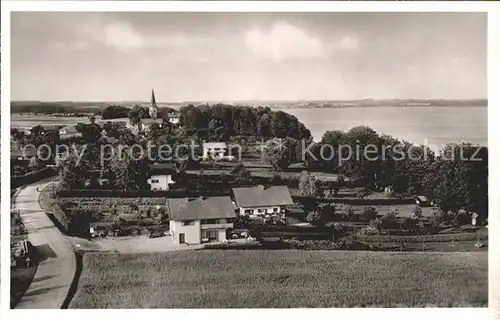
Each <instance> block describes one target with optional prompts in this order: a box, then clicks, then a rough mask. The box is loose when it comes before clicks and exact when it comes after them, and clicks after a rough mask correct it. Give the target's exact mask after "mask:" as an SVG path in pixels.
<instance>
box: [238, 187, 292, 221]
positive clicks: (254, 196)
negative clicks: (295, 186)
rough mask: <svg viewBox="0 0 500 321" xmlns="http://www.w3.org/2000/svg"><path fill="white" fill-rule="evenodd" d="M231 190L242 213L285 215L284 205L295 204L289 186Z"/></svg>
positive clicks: (239, 211)
mask: <svg viewBox="0 0 500 321" xmlns="http://www.w3.org/2000/svg"><path fill="white" fill-rule="evenodd" d="M231 192H232V196H233V200H234V203H235V205H236V207H237V211H238V213H239V214H240V215H256V216H266V215H284V214H285V211H284V207H285V206H288V205H293V200H292V196H291V195H290V191H289V190H288V187H287V186H268V187H266V186H264V185H259V186H253V187H236V188H233V189H232V191H231Z"/></svg>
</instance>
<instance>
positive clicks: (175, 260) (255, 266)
mask: <svg viewBox="0 0 500 321" xmlns="http://www.w3.org/2000/svg"><path fill="white" fill-rule="evenodd" d="M487 268H488V255H487V253H394V252H385V253H374V252H341V251H290V250H289V251H286V250H285V251H281V250H268V251H261V250H247V251H236V250H225V251H221V250H219V251H217V250H203V251H185V252H170V253H161V254H142V255H124V254H122V255H116V254H86V255H85V256H84V259H83V270H82V274H81V277H80V280H79V282H78V289H77V293H76V295H75V297H74V298H73V300H72V302H71V304H70V308H134V307H142V308H230V307H231V308H244V307H247V308H274V307H279V308H288V307H294V308H298V307H353V306H385V307H388V306H393V307H394V306H424V305H425V306H486V305H487V301H488V275H487Z"/></svg>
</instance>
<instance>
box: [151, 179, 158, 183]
mask: <svg viewBox="0 0 500 321" xmlns="http://www.w3.org/2000/svg"><path fill="white" fill-rule="evenodd" d="M159 182H160V180H159V179H152V180H151V183H159Z"/></svg>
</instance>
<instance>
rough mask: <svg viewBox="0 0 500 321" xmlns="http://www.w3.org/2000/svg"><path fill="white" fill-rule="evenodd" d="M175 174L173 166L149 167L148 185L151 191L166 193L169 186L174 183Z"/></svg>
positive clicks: (154, 165) (156, 165)
mask: <svg viewBox="0 0 500 321" xmlns="http://www.w3.org/2000/svg"><path fill="white" fill-rule="evenodd" d="M175 172H176V169H175V164H170V163H168V164H158V163H155V164H152V165H151V166H150V167H149V178H148V184H149V185H151V190H152V191H168V189H169V186H170V184H173V183H175V181H174V180H173V178H172V177H173V174H174V173H175Z"/></svg>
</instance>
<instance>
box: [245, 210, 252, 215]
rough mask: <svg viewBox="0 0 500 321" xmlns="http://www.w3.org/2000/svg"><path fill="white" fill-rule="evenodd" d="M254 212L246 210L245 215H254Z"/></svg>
mask: <svg viewBox="0 0 500 321" xmlns="http://www.w3.org/2000/svg"><path fill="white" fill-rule="evenodd" d="M252 213H253V210H245V214H252Z"/></svg>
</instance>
